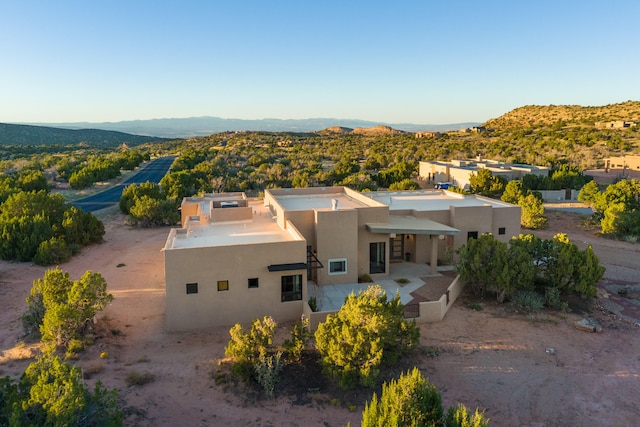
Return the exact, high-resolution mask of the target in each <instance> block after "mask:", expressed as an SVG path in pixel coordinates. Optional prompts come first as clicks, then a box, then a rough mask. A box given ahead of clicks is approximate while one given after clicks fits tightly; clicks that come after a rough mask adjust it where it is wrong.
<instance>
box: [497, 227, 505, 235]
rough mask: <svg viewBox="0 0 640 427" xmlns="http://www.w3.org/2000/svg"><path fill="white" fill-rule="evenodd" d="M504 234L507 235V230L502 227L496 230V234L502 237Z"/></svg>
mask: <svg viewBox="0 0 640 427" xmlns="http://www.w3.org/2000/svg"><path fill="white" fill-rule="evenodd" d="M506 233H507V229H506V228H504V227H500V228H498V234H499V235H504V234H506Z"/></svg>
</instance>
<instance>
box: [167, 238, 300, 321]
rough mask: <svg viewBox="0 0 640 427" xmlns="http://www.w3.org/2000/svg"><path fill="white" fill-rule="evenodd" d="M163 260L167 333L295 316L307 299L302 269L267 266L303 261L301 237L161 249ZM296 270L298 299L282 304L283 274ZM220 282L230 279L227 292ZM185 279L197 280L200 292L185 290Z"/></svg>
mask: <svg viewBox="0 0 640 427" xmlns="http://www.w3.org/2000/svg"><path fill="white" fill-rule="evenodd" d="M164 261H165V281H166V291H167V292H166V322H167V323H166V324H167V330H169V331H187V330H196V329H205V328H211V327H218V326H231V325H233V324H235V323H237V322H240V323H245V324H246V323H250V322H252V321H253V320H254V319H256V318H261V317H263V316H265V315H269V316H272V317H273V318H274V319H275V320H276V321H288V320H296V319H299V318H300V314H301V313H302V303H303V301H306V299H307V296H306V289H307V286H306V283H307V281H306V277H307V271H306V269H304V270H294V271H279V272H269V271H268V269H267V267H268V266H269V265H272V264H286V263H296V262H305V261H306V243H305V242H304V241H303V240H300V241H293V242H280V243H264V244H254V245H237V246H217V247H194V248H183V249H171V250H165V251H164ZM295 274H301V275H302V291H303V295H302V300H300V301H287V302H282V301H281V277H282V276H288V275H295ZM250 278H258V288H249V287H248V280H249V279H250ZM219 280H228V281H229V290H228V291H218V281H219ZM187 283H197V284H198V293H196V294H187V293H186V284H187Z"/></svg>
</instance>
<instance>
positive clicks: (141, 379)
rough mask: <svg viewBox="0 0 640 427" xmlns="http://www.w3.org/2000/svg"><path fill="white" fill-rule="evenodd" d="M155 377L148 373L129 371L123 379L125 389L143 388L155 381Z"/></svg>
mask: <svg viewBox="0 0 640 427" xmlns="http://www.w3.org/2000/svg"><path fill="white" fill-rule="evenodd" d="M155 379H156V376H155V375H153V374H152V373H149V372H140V371H130V372H129V373H128V374H127V377H126V378H125V382H126V383H127V387H132V386H143V385H145V384H149V383H150V382H153V381H155Z"/></svg>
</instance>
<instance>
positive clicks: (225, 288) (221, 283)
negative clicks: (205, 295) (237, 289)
mask: <svg viewBox="0 0 640 427" xmlns="http://www.w3.org/2000/svg"><path fill="white" fill-rule="evenodd" d="M225 284H226V286H225ZM228 290H229V281H228V280H218V292H224V291H228Z"/></svg>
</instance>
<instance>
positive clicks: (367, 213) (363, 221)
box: [358, 206, 390, 278]
mask: <svg viewBox="0 0 640 427" xmlns="http://www.w3.org/2000/svg"><path fill="white" fill-rule="evenodd" d="M378 222H382V223H384V222H389V208H388V207H387V206H380V207H370V208H366V209H358V276H362V275H364V274H369V275H370V276H371V277H373V278H376V277H386V276H388V275H389V253H390V248H389V235H388V234H378V233H372V232H370V231H369V230H367V223H378ZM377 242H384V244H385V266H386V271H385V272H384V273H379V274H371V272H370V271H369V245H370V244H371V243H377Z"/></svg>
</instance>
